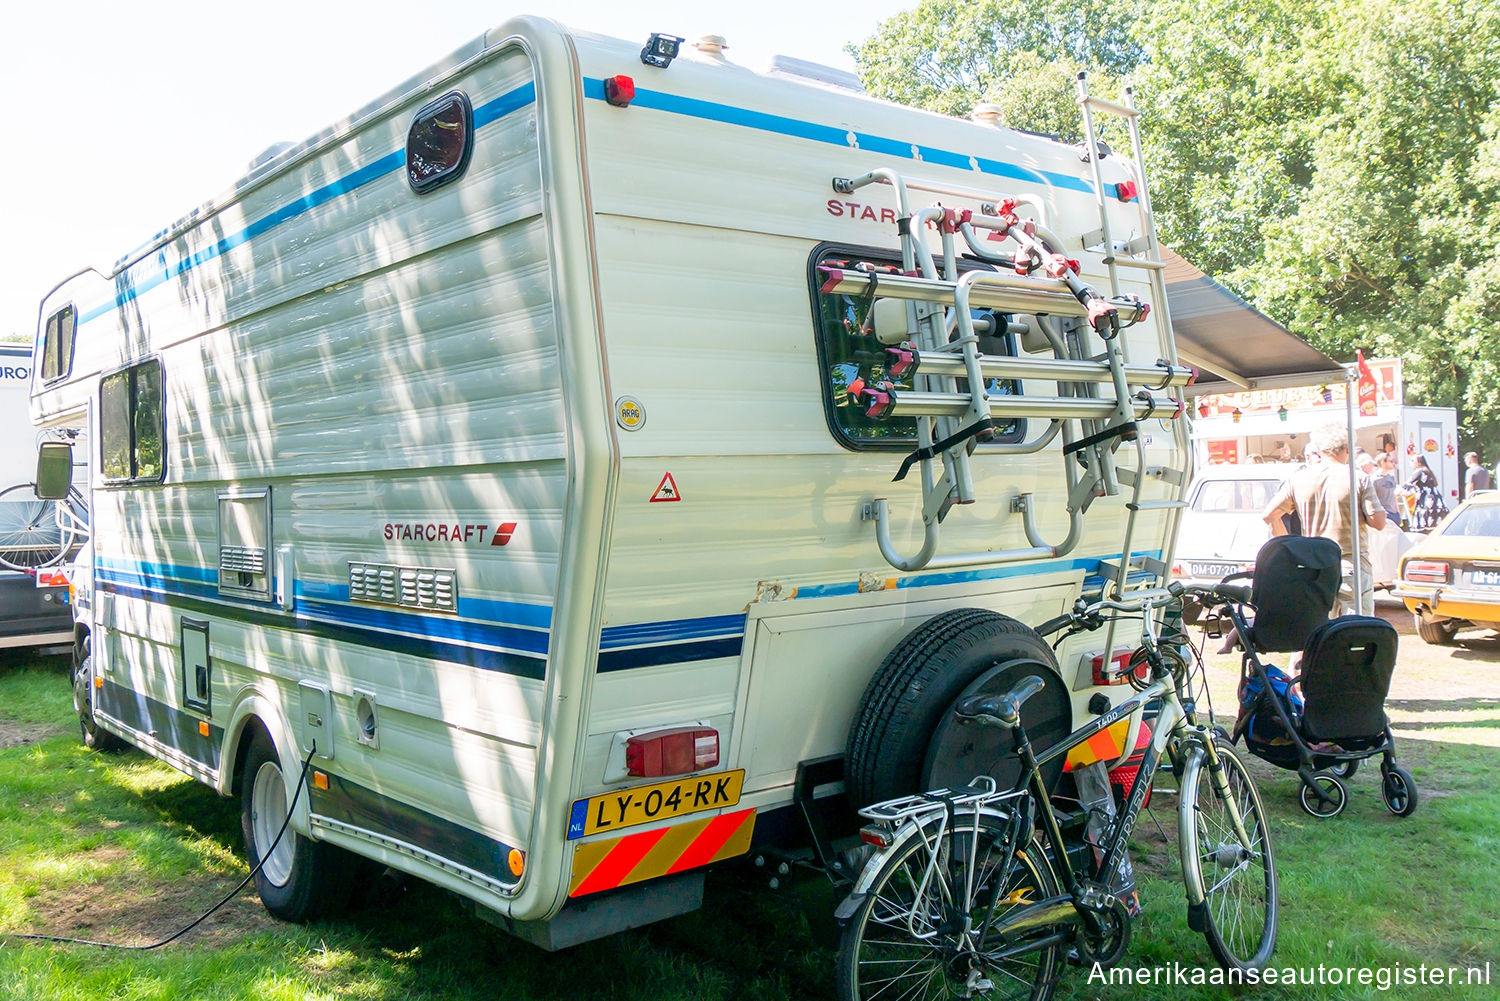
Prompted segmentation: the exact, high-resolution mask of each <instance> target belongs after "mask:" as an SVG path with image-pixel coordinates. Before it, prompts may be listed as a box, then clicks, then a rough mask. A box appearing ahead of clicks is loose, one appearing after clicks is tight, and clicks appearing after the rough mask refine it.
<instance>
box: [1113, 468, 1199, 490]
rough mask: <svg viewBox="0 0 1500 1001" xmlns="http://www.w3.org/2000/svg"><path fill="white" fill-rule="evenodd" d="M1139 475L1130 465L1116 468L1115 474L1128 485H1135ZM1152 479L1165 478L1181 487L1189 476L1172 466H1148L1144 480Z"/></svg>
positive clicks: (1175, 485)
mask: <svg viewBox="0 0 1500 1001" xmlns="http://www.w3.org/2000/svg"><path fill="white" fill-rule="evenodd" d="M1137 475H1138V474H1137V472H1136V471H1135V470H1134V469H1131V468H1130V467H1129V466H1119V467H1117V468H1116V469H1115V476H1117V477H1118V478H1119V480H1120V482H1121V483H1123V484H1125V486H1127V487H1133V486H1135V482H1136V477H1137ZM1152 479H1158V480H1164V481H1165V482H1167V483H1170V484H1172V485H1173V486H1174V487H1180V486H1182V485H1183V483H1185V482H1186V480H1187V477H1186V476H1184V475H1183V472H1182V470H1180V469H1173V468H1172V467H1170V466H1147V467H1146V469H1145V480H1143V481H1142V482H1147V481H1149V480H1152Z"/></svg>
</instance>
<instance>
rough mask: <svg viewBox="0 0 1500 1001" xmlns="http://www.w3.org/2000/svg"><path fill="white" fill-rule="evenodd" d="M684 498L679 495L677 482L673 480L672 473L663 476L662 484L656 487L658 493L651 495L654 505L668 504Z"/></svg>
mask: <svg viewBox="0 0 1500 1001" xmlns="http://www.w3.org/2000/svg"><path fill="white" fill-rule="evenodd" d="M680 500H682V497H681V495H680V494H678V493H677V481H676V480H674V479H672V474H671V473H665V474H663V475H662V478H661V482H660V483H658V484H657V485H656V492H655V493H654V494H652V495H651V503H652V504H666V503H668V502H670V501H680Z"/></svg>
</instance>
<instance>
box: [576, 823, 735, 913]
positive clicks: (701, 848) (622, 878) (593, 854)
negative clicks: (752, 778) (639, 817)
mask: <svg viewBox="0 0 1500 1001" xmlns="http://www.w3.org/2000/svg"><path fill="white" fill-rule="evenodd" d="M754 831H755V810H754V809H753V808H752V809H749V810H739V811H736V812H734V813H726V814H723V815H721V816H718V817H709V818H707V819H704V820H693V821H689V822H687V823H685V824H673V825H672V826H670V827H659V828H657V829H656V830H654V831H641V832H640V833H638V834H626V835H624V836H623V837H619V838H611V839H608V840H605V841H590V842H587V843H586V844H581V845H579V846H578V849H577V850H576V851H575V852H574V854H573V881H572V884H571V885H570V886H569V888H568V896H570V897H581V896H584V895H585V894H589V893H598V892H599V891H601V890H613V889H614V888H615V887H617V886H626V885H628V884H630V883H639V882H641V881H642V880H646V879H655V878H657V877H658V876H670V875H671V874H673V873H676V872H683V871H685V870H687V869H696V868H698V867H699V866H703V865H708V864H709V863H710V862H718V861H721V860H723V859H727V858H734V857H735V856H736V855H743V854H745V853H746V852H748V851H749V850H750V835H751V834H752V833H754Z"/></svg>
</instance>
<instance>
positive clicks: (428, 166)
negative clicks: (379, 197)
mask: <svg viewBox="0 0 1500 1001" xmlns="http://www.w3.org/2000/svg"><path fill="white" fill-rule="evenodd" d="M473 120H474V112H473V110H472V109H471V108H470V106H469V99H468V98H467V97H465V96H464V95H463V94H462V93H461V92H459V91H454V92H453V93H451V94H445V95H444V96H442V97H440V98H438V99H437V100H436V101H433V102H432V103H431V104H429V105H427V106H426V107H425V108H423V109H422V110H421V111H419V112H417V117H416V118H415V119H413V120H412V123H411V130H410V131H409V132H407V134H406V179H407V181H408V182H409V183H410V184H411V189H412V190H413V191H415V192H416V193H417V194H423V193H424V192H428V191H431V190H432V189H433V188H436V187H439V186H441V185H444V184H447V183H448V182H449V181H455V180H457V179H458V177H459V176H460V175H461V174H462V173H463V172H464V168H465V167H467V166H468V164H469V150H470V147H471V144H470V141H469V136H470V133H471V132H472V131H473V128H472V126H473Z"/></svg>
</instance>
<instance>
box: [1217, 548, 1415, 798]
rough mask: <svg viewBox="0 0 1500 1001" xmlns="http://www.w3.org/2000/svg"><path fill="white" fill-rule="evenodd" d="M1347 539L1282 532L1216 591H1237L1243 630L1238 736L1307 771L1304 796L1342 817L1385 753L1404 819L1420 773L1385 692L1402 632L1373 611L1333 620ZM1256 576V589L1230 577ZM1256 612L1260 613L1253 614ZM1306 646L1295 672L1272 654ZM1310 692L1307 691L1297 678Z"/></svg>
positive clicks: (1383, 765) (1230, 608) (1384, 775)
mask: <svg viewBox="0 0 1500 1001" xmlns="http://www.w3.org/2000/svg"><path fill="white" fill-rule="evenodd" d="M1342 576H1343V574H1342V568H1341V566H1340V553H1339V547H1338V543H1336V542H1333V541H1332V540H1330V539H1324V538H1318V537H1305V536H1299V535H1283V536H1277V537H1275V538H1273V539H1271V540H1270V541H1269V542H1267V543H1266V544H1265V545H1264V546H1262V547H1261V550H1260V552H1259V554H1257V556H1256V558H1255V569H1254V571H1252V572H1247V573H1240V574H1232V575H1231V576H1229V577H1226V578H1225V579H1224V581H1225V583H1223V584H1220V585H1219V587H1218V588H1217V590H1218V591H1219V593H1220V594H1229V595H1233V597H1234V599H1235V601H1234V603H1231V604H1228V605H1225V606H1223V610H1224V611H1223V614H1224V616H1225V617H1227V619H1228V620H1229V621H1230V622H1231V623H1233V625H1234V628H1235V629H1236V630H1238V632H1239V636H1240V644H1241V646H1242V647H1243V649H1244V651H1245V654H1244V657H1243V659H1242V661H1241V664H1240V716H1239V719H1238V720H1237V721H1236V723H1235V728H1234V734H1233V736H1232V739H1233V740H1235V741H1238V740H1240V739H1241V738H1243V739H1244V741H1245V747H1246V748H1247V749H1248V750H1249V751H1250V753H1252V754H1254V755H1255V756H1256V757H1258V758H1261V759H1263V760H1265V761H1268V762H1270V763H1271V764H1273V765H1275V766H1277V767H1278V768H1286V769H1289V770H1292V771H1295V772H1296V773H1297V774H1298V775H1299V776H1300V777H1301V779H1302V787H1301V789H1300V790H1299V791H1298V799H1299V801H1300V802H1301V804H1302V809H1304V810H1306V811H1307V812H1308V813H1310V814H1312V815H1313V816H1314V817H1336V816H1338V815H1339V814H1340V813H1342V812H1343V810H1344V804H1345V802H1346V801H1347V799H1348V793H1349V790H1348V787H1347V786H1346V785H1345V780H1346V779H1349V778H1352V777H1353V775H1354V773H1355V771H1356V770H1357V769H1358V768H1359V763H1360V762H1361V761H1363V760H1365V759H1366V758H1372V757H1374V756H1375V755H1377V754H1378V755H1381V756H1382V759H1381V762H1380V775H1381V783H1382V793H1383V795H1384V797H1385V805H1386V809H1388V810H1390V811H1391V813H1393V814H1395V815H1396V816H1398V817H1406V816H1410V815H1411V813H1412V811H1413V810H1415V809H1416V808H1417V786H1416V783H1415V782H1414V781H1413V780H1412V777H1411V773H1410V772H1408V771H1407V770H1406V769H1404V768H1401V767H1400V766H1398V765H1397V764H1396V748H1395V740H1394V738H1393V737H1392V736H1391V728H1390V721H1389V720H1388V719H1387V718H1386V715H1385V697H1386V694H1387V693H1388V692H1389V691H1390V687H1391V672H1392V671H1393V670H1394V669H1395V666H1396V630H1395V628H1394V627H1393V626H1392V625H1391V624H1390V623H1389V622H1386V621H1385V620H1384V619H1379V618H1375V617H1373V616H1367V615H1346V616H1343V617H1341V618H1337V619H1330V618H1328V613H1329V612H1330V611H1331V610H1332V608H1333V603H1334V599H1335V598H1336V597H1337V595H1338V590H1339V583H1340V580H1341V578H1342ZM1240 577H1251V578H1253V581H1252V584H1251V586H1250V587H1248V588H1247V587H1244V586H1238V587H1237V586H1234V585H1229V584H1228V582H1229V581H1232V580H1234V579H1236V578H1240ZM1252 611H1253V613H1254V615H1253V617H1251V616H1250V615H1249V614H1247V613H1248V612H1252ZM1297 650H1301V651H1302V662H1301V668H1300V669H1301V672H1302V673H1301V675H1300V676H1298V677H1291V676H1289V675H1288V674H1287V673H1286V672H1283V671H1282V670H1281V669H1280V668H1278V667H1276V666H1275V665H1274V664H1267V663H1262V661H1261V658H1260V655H1261V654H1263V653H1290V652H1293V651H1297ZM1299 683H1300V686H1301V695H1300V696H1299V695H1298V691H1297V688H1298V684H1299Z"/></svg>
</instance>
